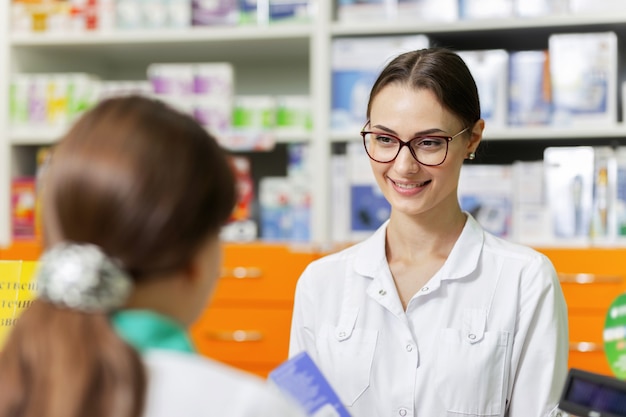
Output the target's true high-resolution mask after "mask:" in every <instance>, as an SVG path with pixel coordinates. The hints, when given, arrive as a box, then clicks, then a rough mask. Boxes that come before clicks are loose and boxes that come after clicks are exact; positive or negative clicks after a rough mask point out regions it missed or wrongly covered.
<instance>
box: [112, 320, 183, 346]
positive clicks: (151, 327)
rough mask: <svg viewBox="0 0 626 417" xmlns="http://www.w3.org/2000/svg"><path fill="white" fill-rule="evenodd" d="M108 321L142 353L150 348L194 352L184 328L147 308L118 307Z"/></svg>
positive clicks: (127, 341)
mask: <svg viewBox="0 0 626 417" xmlns="http://www.w3.org/2000/svg"><path fill="white" fill-rule="evenodd" d="M111 324H112V325H113V327H114V328H115V330H116V331H117V334H118V335H119V336H120V337H121V338H122V339H123V340H124V341H126V343H128V344H129V345H131V346H132V347H134V348H135V349H137V351H138V352H139V353H145V352H146V351H148V350H151V349H165V350H176V351H179V352H195V349H194V348H193V345H192V343H191V340H190V339H189V337H188V336H187V332H186V331H185V330H184V329H183V327H181V325H180V324H178V323H177V322H175V321H174V320H172V319H171V318H169V317H166V316H163V315H161V314H158V313H155V312H153V311H150V310H121V311H118V312H116V313H114V314H113V315H112V316H111Z"/></svg>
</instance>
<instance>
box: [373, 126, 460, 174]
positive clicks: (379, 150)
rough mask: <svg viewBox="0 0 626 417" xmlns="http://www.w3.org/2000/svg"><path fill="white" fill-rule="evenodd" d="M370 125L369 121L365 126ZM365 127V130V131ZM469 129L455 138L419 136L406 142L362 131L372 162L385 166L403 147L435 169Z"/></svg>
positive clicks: (383, 133)
mask: <svg viewBox="0 0 626 417" xmlns="http://www.w3.org/2000/svg"><path fill="white" fill-rule="evenodd" d="M368 124H369V120H368V121H367V123H365V126H367V125H368ZM365 126H363V129H365ZM468 129H469V127H466V128H465V129H463V130H461V131H460V132H459V133H457V134H456V135H453V136H440V135H424V136H417V137H414V138H413V139H411V140H409V141H407V142H405V141H403V140H402V139H400V138H399V137H397V136H394V135H392V134H389V133H387V132H371V131H367V130H361V136H362V137H363V145H364V146H365V152H367V156H369V157H370V159H371V160H373V161H376V162H381V163H383V164H385V163H388V162H392V161H393V160H395V159H396V158H397V157H398V155H399V154H400V150H401V149H402V147H403V146H406V147H408V148H409V152H411V155H413V158H415V160H416V161H417V162H419V163H420V164H422V165H426V166H430V167H434V166H437V165H441V164H443V163H444V161H445V160H446V157H447V156H448V144H449V143H450V141H451V140H452V139H454V138H456V137H457V136H459V135H460V134H462V133H464V132H467V130H468Z"/></svg>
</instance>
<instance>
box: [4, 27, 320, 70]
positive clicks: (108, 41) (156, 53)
mask: <svg viewBox="0 0 626 417" xmlns="http://www.w3.org/2000/svg"><path fill="white" fill-rule="evenodd" d="M311 34H312V26H311V25H304V24H299V25H291V24H286V25H284V26H282V25H277V26H265V27H256V26H254V27H220V28H217V27H215V28H191V29H188V30H137V31H111V32H94V33H86V34H71V33H70V34H68V33H49V34H48V33H33V34H12V35H10V38H9V46H10V47H11V50H12V52H13V53H14V54H17V55H18V57H19V58H21V56H20V54H22V55H25V54H30V55H31V56H32V55H37V54H41V53H43V54H45V55H47V56H52V55H53V54H57V55H58V54H60V55H61V57H62V59H63V60H64V61H65V62H76V61H85V60H90V59H96V60H97V61H98V62H102V61H105V60H106V61H113V62H116V63H120V65H121V64H124V63H130V64H131V65H132V63H133V62H136V61H143V62H150V61H153V62H162V61H163V60H164V59H165V60H168V61H170V62H176V61H178V62H182V61H183V60H185V61H198V60H203V59H204V60H206V59H208V58H211V57H216V58H217V59H221V60H226V61H235V62H246V61H257V60H260V59H263V60H272V59H287V58H290V59H293V58H295V59H298V60H299V59H301V58H303V57H304V58H308V53H309V40H310V38H311ZM79 57H80V58H79ZM20 60H21V59H18V60H17V61H18V62H19V61H20Z"/></svg>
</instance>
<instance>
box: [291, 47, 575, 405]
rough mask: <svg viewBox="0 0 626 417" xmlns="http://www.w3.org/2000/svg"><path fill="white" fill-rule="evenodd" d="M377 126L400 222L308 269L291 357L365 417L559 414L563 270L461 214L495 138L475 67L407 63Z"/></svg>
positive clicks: (400, 65) (433, 58)
mask: <svg viewBox="0 0 626 417" xmlns="http://www.w3.org/2000/svg"><path fill="white" fill-rule="evenodd" d="M367 117H368V122H367V124H366V125H365V127H364V129H363V132H362V136H363V141H364V146H365V148H366V150H367V153H368V156H369V158H370V160H371V166H372V170H373V172H374V175H375V177H376V180H377V182H378V185H379V186H380V188H381V190H382V192H383V194H384V195H385V197H386V199H387V200H388V201H389V203H390V205H391V207H392V210H391V215H390V218H389V220H388V221H387V222H386V223H385V224H383V225H382V226H381V227H380V228H379V229H378V230H377V231H376V232H375V233H374V234H373V235H372V236H371V237H370V238H368V239H367V240H365V241H363V242H361V243H358V244H356V245H355V246H352V247H350V248H348V249H345V250H343V251H341V252H338V253H336V254H332V255H329V256H327V257H324V258H322V259H320V260H317V261H315V262H313V263H312V264H310V265H309V266H308V267H307V268H306V270H305V271H304V273H303V274H302V276H301V277H300V279H299V282H298V285H297V290H296V296H295V306H294V313H293V321H292V331H291V341H290V355H295V354H296V353H298V352H300V351H302V350H306V351H308V352H309V353H310V354H311V356H312V357H313V359H314V360H315V361H316V363H317V364H318V365H319V366H320V368H321V370H322V371H323V372H324V374H325V375H326V376H327V377H328V379H329V381H330V383H331V384H332V385H333V386H334V388H335V389H336V390H337V392H338V395H339V396H340V398H341V399H342V401H343V403H344V404H345V405H346V406H347V407H348V409H349V410H350V412H351V413H352V415H353V417H371V416H377V417H391V416H394V417H395V416H399V417H407V416H419V417H434V416H437V417H440V416H458V417H461V416H462V417H471V416H509V417H544V416H551V415H556V414H557V412H558V410H557V403H558V399H559V395H560V392H561V389H562V387H563V383H564V381H565V376H566V373H567V361H568V330H567V310H566V305H565V301H564V298H563V294H562V292H561V288H560V286H559V282H558V280H557V276H556V273H555V270H554V268H553V266H552V264H551V263H550V261H549V260H548V259H547V258H546V257H545V256H544V255H542V254H540V253H538V252H536V251H534V250H532V249H530V248H527V247H524V246H520V245H517V244H513V243H510V242H507V241H504V240H502V239H500V238H497V237H495V236H493V235H491V234H489V233H487V232H486V231H485V230H483V229H482V227H481V226H480V225H479V224H478V223H477V222H476V220H475V219H474V218H472V216H471V215H470V214H468V213H466V212H463V211H462V210H461V208H460V205H459V202H458V198H457V184H458V180H459V175H460V170H461V165H462V164H463V161H464V160H465V159H473V158H474V156H475V152H476V149H477V147H478V144H479V142H480V140H481V138H482V133H483V128H484V121H483V120H482V119H481V118H480V106H479V100H478V93H477V90H476V85H475V83H474V80H473V78H472V76H471V74H470V72H469V70H468V69H467V67H466V65H465V64H464V62H463V61H462V60H461V59H460V58H459V57H458V55H456V54H455V53H453V52H452V51H449V50H446V49H439V48H432V49H428V50H421V51H413V52H408V53H405V54H403V55H400V56H399V57H397V58H396V59H394V60H393V61H392V62H390V63H389V65H388V66H387V67H386V68H385V69H384V70H383V71H382V73H381V74H380V76H379V78H378V79H377V81H376V83H375V85H374V86H373V88H372V92H371V96H370V102H369V105H368V110H367ZM488 186H489V184H485V187H488Z"/></svg>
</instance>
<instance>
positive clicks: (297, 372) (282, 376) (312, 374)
mask: <svg viewBox="0 0 626 417" xmlns="http://www.w3.org/2000/svg"><path fill="white" fill-rule="evenodd" d="M268 378H269V380H270V381H272V382H273V383H274V384H275V385H276V386H277V387H278V389H279V390H281V391H282V392H283V393H285V394H286V395H287V396H289V397H290V398H292V399H293V400H295V401H296V403H297V404H299V405H300V406H301V407H302V408H303V409H304V411H305V412H306V414H307V416H309V417H318V416H319V417H322V416H328V417H331V416H332V417H350V413H348V410H346V408H345V407H344V406H343V404H342V403H341V400H340V399H339V397H338V396H337V393H335V390H334V389H333V388H332V387H331V386H330V384H329V383H328V380H327V379H326V377H325V376H324V375H323V374H322V372H321V371H320V370H319V368H318V367H317V365H315V362H313V359H311V357H310V356H309V354H308V353H307V352H304V351H303V352H300V353H299V354H297V355H295V356H294V357H292V358H290V359H289V360H287V361H285V362H283V363H282V364H281V365H279V366H278V367H277V368H276V369H274V370H273V371H271V372H270V374H269V377H268Z"/></svg>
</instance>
